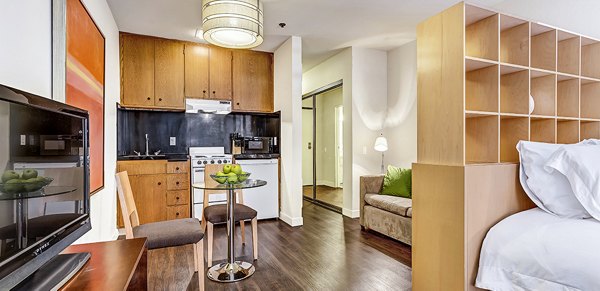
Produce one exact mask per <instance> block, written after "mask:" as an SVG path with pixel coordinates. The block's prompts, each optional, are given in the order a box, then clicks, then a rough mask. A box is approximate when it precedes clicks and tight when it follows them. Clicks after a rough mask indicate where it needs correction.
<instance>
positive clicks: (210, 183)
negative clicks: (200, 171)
mask: <svg viewBox="0 0 600 291" xmlns="http://www.w3.org/2000/svg"><path fill="white" fill-rule="evenodd" d="M221 167H222V166H221V165H215V164H210V165H206V166H205V168H204V184H205V185H206V186H207V187H215V186H217V185H219V183H217V181H215V180H213V178H211V177H210V175H211V174H215V173H217V172H218V171H220V170H221ZM235 193H236V196H237V197H236V198H237V199H236V200H237V202H238V203H241V204H244V195H243V194H242V190H235ZM212 194H227V191H226V190H204V199H203V201H202V209H203V210H204V208H206V207H207V206H208V201H209V200H208V197H209V196H210V195H212ZM227 199H229V197H227Z"/></svg>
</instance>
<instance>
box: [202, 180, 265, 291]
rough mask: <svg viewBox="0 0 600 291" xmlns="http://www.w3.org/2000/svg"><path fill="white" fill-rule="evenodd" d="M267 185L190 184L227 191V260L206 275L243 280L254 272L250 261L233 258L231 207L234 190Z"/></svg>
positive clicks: (251, 182) (253, 182)
mask: <svg viewBox="0 0 600 291" xmlns="http://www.w3.org/2000/svg"><path fill="white" fill-rule="evenodd" d="M265 185H267V181H263V180H246V181H244V182H242V183H237V184H220V185H214V186H210V185H209V186H207V185H206V184H204V183H197V184H192V187H193V188H195V189H201V190H226V191H227V196H228V199H227V230H228V232H227V261H226V262H225V263H220V264H216V265H214V266H211V267H210V268H209V269H208V272H207V274H206V276H207V277H208V278H209V279H211V280H213V281H217V282H223V283H228V282H236V281H240V280H244V279H246V278H248V277H250V276H252V274H254V271H255V268H254V265H252V263H249V262H244V261H236V260H235V245H234V237H235V219H234V217H233V207H234V204H235V203H234V202H233V201H235V190H240V189H249V188H257V187H262V186H265Z"/></svg>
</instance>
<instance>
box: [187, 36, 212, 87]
mask: <svg viewBox="0 0 600 291" xmlns="http://www.w3.org/2000/svg"><path fill="white" fill-rule="evenodd" d="M208 60H209V48H208V46H207V45H203V44H193V43H186V44H185V97H187V98H200V99H208V98H209V85H208V68H209V64H208Z"/></svg>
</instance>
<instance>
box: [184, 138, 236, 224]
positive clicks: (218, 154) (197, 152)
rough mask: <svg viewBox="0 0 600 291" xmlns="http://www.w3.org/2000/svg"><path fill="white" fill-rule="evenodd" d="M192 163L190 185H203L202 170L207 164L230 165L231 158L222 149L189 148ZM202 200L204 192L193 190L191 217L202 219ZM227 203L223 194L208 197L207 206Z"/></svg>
mask: <svg viewBox="0 0 600 291" xmlns="http://www.w3.org/2000/svg"><path fill="white" fill-rule="evenodd" d="M189 154H190V157H191V161H192V177H191V181H192V184H196V183H204V168H205V166H206V165H208V164H230V163H231V161H232V156H231V155H229V154H225V148H223V147H190V151H189ZM203 199H204V190H200V189H193V203H194V205H193V207H192V216H193V217H195V218H198V219H202V208H203V207H202V206H203ZM226 202H227V196H226V194H225V193H223V194H213V195H210V197H209V204H210V205H213V204H221V203H226Z"/></svg>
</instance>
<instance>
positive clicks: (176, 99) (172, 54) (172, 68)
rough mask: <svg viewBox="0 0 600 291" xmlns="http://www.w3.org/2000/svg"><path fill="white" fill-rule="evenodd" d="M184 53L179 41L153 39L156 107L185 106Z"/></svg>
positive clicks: (177, 107)
mask: <svg viewBox="0 0 600 291" xmlns="http://www.w3.org/2000/svg"><path fill="white" fill-rule="evenodd" d="M183 86H184V55H183V43H182V42H180V41H174V40H167V39H160V38H157V39H155V40H154V105H155V106H156V107H158V108H173V109H184V108H185V95H184V92H183Z"/></svg>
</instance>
